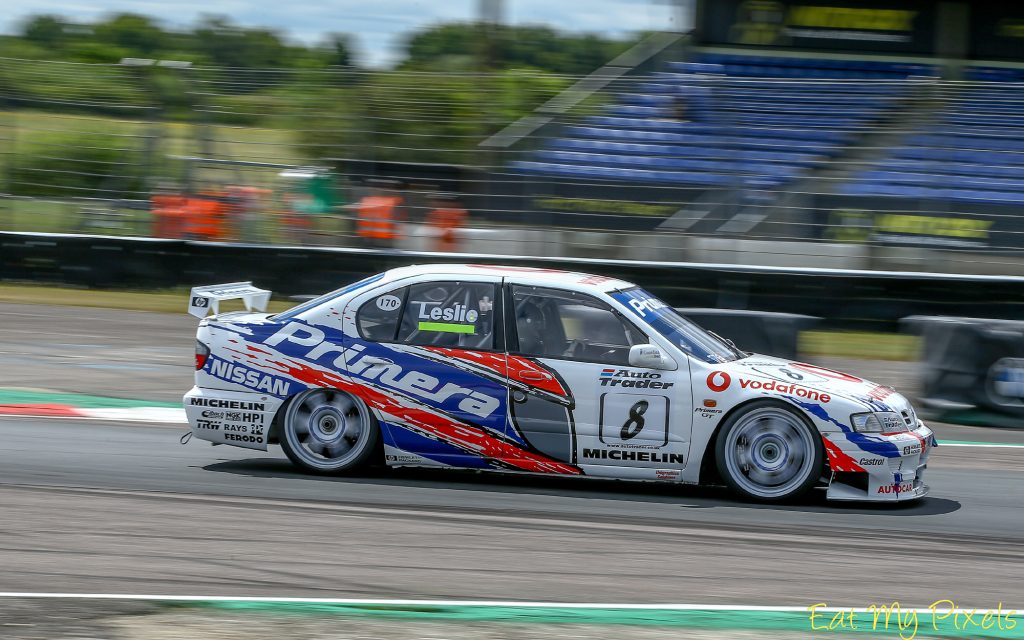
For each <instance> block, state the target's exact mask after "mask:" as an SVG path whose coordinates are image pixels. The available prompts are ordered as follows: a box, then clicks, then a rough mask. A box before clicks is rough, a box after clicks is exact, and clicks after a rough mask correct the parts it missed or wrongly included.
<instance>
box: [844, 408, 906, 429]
mask: <svg viewBox="0 0 1024 640" xmlns="http://www.w3.org/2000/svg"><path fill="white" fill-rule="evenodd" d="M850 424H852V425H853V430H854V431H859V432H860V433H904V432H906V431H909V430H910V429H909V427H907V423H905V422H904V421H903V417H902V416H900V415H899V414H898V413H893V412H892V411H880V412H877V413H855V414H853V415H852V416H850Z"/></svg>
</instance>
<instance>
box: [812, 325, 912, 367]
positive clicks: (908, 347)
mask: <svg viewBox="0 0 1024 640" xmlns="http://www.w3.org/2000/svg"><path fill="white" fill-rule="evenodd" d="M919 347H920V338H918V337H917V336H911V335H905V334H901V333H878V332H868V331H804V332H802V333H801V334H800V354H801V355H802V356H803V357H810V356H825V357H833V358H858V359H862V360H893V361H910V360H916V359H917V354H918V350H919Z"/></svg>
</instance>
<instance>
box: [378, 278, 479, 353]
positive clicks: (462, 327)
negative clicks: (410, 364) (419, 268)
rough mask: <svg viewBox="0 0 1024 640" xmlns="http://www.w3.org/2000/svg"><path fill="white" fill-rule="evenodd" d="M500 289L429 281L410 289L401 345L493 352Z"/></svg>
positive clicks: (401, 334)
mask: <svg viewBox="0 0 1024 640" xmlns="http://www.w3.org/2000/svg"><path fill="white" fill-rule="evenodd" d="M496 293H497V287H496V285H494V284H489V283H486V282H430V283H421V284H414V285H411V286H410V287H409V294H408V296H407V298H406V303H405V308H404V310H403V313H402V324H401V327H400V328H399V331H398V342H401V343H404V344H412V345H422V346H436V347H455V348H459V349H494V300H495V295H496Z"/></svg>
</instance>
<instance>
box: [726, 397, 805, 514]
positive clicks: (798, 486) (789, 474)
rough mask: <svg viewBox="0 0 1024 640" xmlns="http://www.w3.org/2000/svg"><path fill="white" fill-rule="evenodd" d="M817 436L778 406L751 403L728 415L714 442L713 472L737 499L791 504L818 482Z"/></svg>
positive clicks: (791, 411) (796, 416) (800, 417)
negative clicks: (787, 502) (716, 466)
mask: <svg viewBox="0 0 1024 640" xmlns="http://www.w3.org/2000/svg"><path fill="white" fill-rule="evenodd" d="M824 459H825V451H824V446H823V445H822V443H821V435H820V434H819V433H818V430H817V429H815V428H814V425H812V424H811V423H810V422H809V421H808V420H807V419H806V418H805V417H804V416H803V415H801V414H800V413H798V412H797V411H796V410H794V409H792V408H791V407H789V406H788V405H786V404H784V403H783V402H780V401H774V400H765V401H758V402H753V403H751V404H749V405H747V406H745V407H743V408H742V409H740V410H739V411H737V412H736V413H734V414H733V415H731V416H729V418H728V420H726V423H725V424H724V425H722V430H721V432H720V433H719V434H718V440H717V442H716V443H715V461H716V462H717V463H718V472H719V474H720V475H721V476H722V479H723V480H725V483H726V484H727V485H729V487H730V488H731V489H732V490H733V491H735V492H737V493H739V494H740V495H742V496H744V497H746V498H749V499H753V500H758V501H761V502H781V501H783V500H792V499H794V498H797V497H799V496H801V495H803V494H805V493H807V492H808V491H810V490H811V489H812V488H813V487H814V485H815V484H816V483H817V481H818V479H819V478H820V477H821V472H822V468H823V466H824Z"/></svg>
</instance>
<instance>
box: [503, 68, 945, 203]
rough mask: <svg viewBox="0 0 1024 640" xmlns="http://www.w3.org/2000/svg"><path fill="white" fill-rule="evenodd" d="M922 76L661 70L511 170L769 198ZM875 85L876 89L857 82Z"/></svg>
mask: <svg viewBox="0 0 1024 640" xmlns="http://www.w3.org/2000/svg"><path fill="white" fill-rule="evenodd" d="M934 73H935V68H934V67H931V66H927V65H920V64H906V63H893V62H881V61H872V60H844V59H826V60H822V59H812V58H794V57H769V56H742V55H718V54H706V55H703V56H699V57H698V58H697V59H696V60H695V61H693V62H675V63H669V64H668V69H667V70H666V71H662V72H657V73H655V74H654V76H653V79H652V81H650V82H643V83H640V84H638V85H637V87H636V90H635V91H630V92H627V93H622V94H620V95H619V96H617V100H616V101H615V102H614V103H613V104H612V105H610V106H609V107H607V113H606V114H605V115H599V116H591V117H588V118H586V120H585V122H584V123H582V125H575V126H568V127H566V128H565V130H564V133H563V135H562V136H559V137H557V138H555V139H553V140H551V141H550V142H549V143H547V145H546V146H545V148H543V149H541V150H539V151H537V152H536V153H534V154H533V157H532V158H530V159H527V160H520V161H516V162H514V163H513V164H512V166H513V168H515V169H517V170H519V171H521V172H523V173H526V174H533V175H547V176H565V177H575V178H599V179H608V180H623V181H631V182H637V181H639V182H648V183H667V184H674V185H680V186H688V187H694V186H704V187H734V188H752V189H777V188H780V187H784V186H786V185H788V184H791V183H793V182H794V181H796V180H798V179H800V178H802V177H806V176H809V175H811V174H812V172H813V171H814V170H815V169H820V168H822V167H824V166H825V165H826V164H827V163H828V162H829V161H830V160H832V159H834V158H836V157H837V156H839V155H841V154H842V153H843V152H844V149H845V148H846V147H847V146H849V145H850V144H852V143H854V142H856V140H857V139H858V137H859V136H860V135H861V134H863V133H864V132H866V131H868V130H869V129H870V128H871V127H872V126H873V125H874V124H876V123H877V122H878V121H879V120H881V119H882V118H884V117H885V116H886V115H887V114H888V113H889V112H890V110H891V109H892V108H893V107H894V105H896V104H898V103H899V102H900V100H901V99H903V98H904V97H905V96H906V94H907V91H908V86H909V85H908V84H907V82H906V79H907V78H910V77H915V76H927V75H934ZM865 79H872V80H874V82H864V81H863V80H865Z"/></svg>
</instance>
